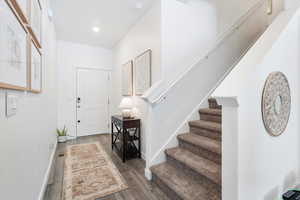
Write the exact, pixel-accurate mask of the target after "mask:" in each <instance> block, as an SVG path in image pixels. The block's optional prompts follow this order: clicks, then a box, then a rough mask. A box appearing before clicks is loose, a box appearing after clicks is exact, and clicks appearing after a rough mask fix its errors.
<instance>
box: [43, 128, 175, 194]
mask: <svg viewBox="0 0 300 200" xmlns="http://www.w3.org/2000/svg"><path fill="white" fill-rule="evenodd" d="M95 141H99V142H100V143H101V144H102V145H103V146H104V148H105V150H106V151H107V153H108V155H109V156H110V157H111V159H112V161H113V162H114V164H115V165H116V166H117V168H118V169H119V171H120V172H121V174H122V175H123V177H124V178H125V180H126V181H127V184H128V186H129V189H127V190H125V191H122V192H119V193H115V194H113V195H110V196H107V197H104V198H100V199H97V200H169V199H168V198H167V197H166V196H165V194H164V193H163V192H162V191H161V190H160V189H159V188H158V187H157V186H156V185H153V184H152V183H151V182H149V181H147V179H146V178H145V177H144V168H145V162H144V161H143V160H141V159H134V160H130V161H127V162H126V163H125V164H123V163H122V161H121V159H120V158H119V157H118V156H117V154H116V153H114V152H112V150H111V137H110V135H108V134H106V135H95V136H88V137H82V138H79V139H77V140H74V141H69V142H68V143H66V144H59V145H58V148H57V151H56V155H55V158H56V162H55V166H54V170H53V173H54V175H53V176H52V177H53V178H51V179H52V180H51V181H50V182H51V183H52V184H51V185H49V186H48V188H47V190H46V194H45V198H44V200H63V198H62V184H63V175H64V171H63V168H64V157H60V156H59V155H60V154H63V153H64V150H65V147H66V145H70V144H82V143H90V142H95Z"/></svg>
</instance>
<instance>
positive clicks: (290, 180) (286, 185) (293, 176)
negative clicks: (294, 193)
mask: <svg viewBox="0 0 300 200" xmlns="http://www.w3.org/2000/svg"><path fill="white" fill-rule="evenodd" d="M296 183H297V173H296V172H295V171H294V170H293V171H291V172H289V173H288V174H287V175H286V176H285V178H284V181H283V187H282V189H283V191H282V192H281V193H284V192H286V191H287V190H289V189H293V188H295V189H300V185H298V186H296V187H295V185H296ZM281 193H280V192H279V186H276V187H274V188H273V189H271V190H270V191H269V192H267V193H266V194H265V196H264V200H275V199H278V198H279V197H280V196H281Z"/></svg>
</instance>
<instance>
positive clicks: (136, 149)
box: [111, 115, 141, 162]
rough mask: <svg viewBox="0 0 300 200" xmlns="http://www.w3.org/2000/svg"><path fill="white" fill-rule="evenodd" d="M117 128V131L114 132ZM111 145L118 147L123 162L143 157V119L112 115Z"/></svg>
mask: <svg viewBox="0 0 300 200" xmlns="http://www.w3.org/2000/svg"><path fill="white" fill-rule="evenodd" d="M114 128H116V130H117V132H114ZM111 141H112V143H111V147H112V149H116V152H117V153H118V155H119V156H120V157H121V158H122V160H123V162H125V161H126V160H128V159H132V158H141V120H140V119H124V118H123V117H122V116H118V115H116V116H112V117H111Z"/></svg>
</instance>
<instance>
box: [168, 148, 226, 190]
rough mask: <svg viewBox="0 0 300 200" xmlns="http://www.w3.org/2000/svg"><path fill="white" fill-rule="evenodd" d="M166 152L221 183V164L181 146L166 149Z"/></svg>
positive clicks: (215, 181)
mask: <svg viewBox="0 0 300 200" xmlns="http://www.w3.org/2000/svg"><path fill="white" fill-rule="evenodd" d="M166 154H167V155H168V156H170V157H172V158H173V159H175V160H177V161H178V162H180V163H182V164H184V165H185V166H187V167H188V168H190V169H192V170H194V171H196V172H197V173H199V174H201V175H202V176H204V177H206V178H208V179H209V180H211V181H213V182H214V183H216V184H218V185H221V171H222V170H221V166H220V165H218V164H217V163H215V162H212V161H210V160H207V159H205V158H203V157H200V156H198V155H196V154H194V153H192V152H190V151H187V150H185V149H183V148H180V147H175V148H172V149H168V150H166Z"/></svg>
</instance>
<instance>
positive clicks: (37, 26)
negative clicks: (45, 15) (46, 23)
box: [27, 0, 42, 48]
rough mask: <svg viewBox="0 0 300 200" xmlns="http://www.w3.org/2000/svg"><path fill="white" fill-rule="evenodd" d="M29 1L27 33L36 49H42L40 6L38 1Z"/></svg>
mask: <svg viewBox="0 0 300 200" xmlns="http://www.w3.org/2000/svg"><path fill="white" fill-rule="evenodd" d="M29 1H30V17H29V24H28V25H27V27H28V31H29V33H30V34H31V37H32V39H33V41H34V43H35V44H36V46H37V47H38V48H42V42H41V41H42V4H41V3H40V1H39V0H29Z"/></svg>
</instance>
